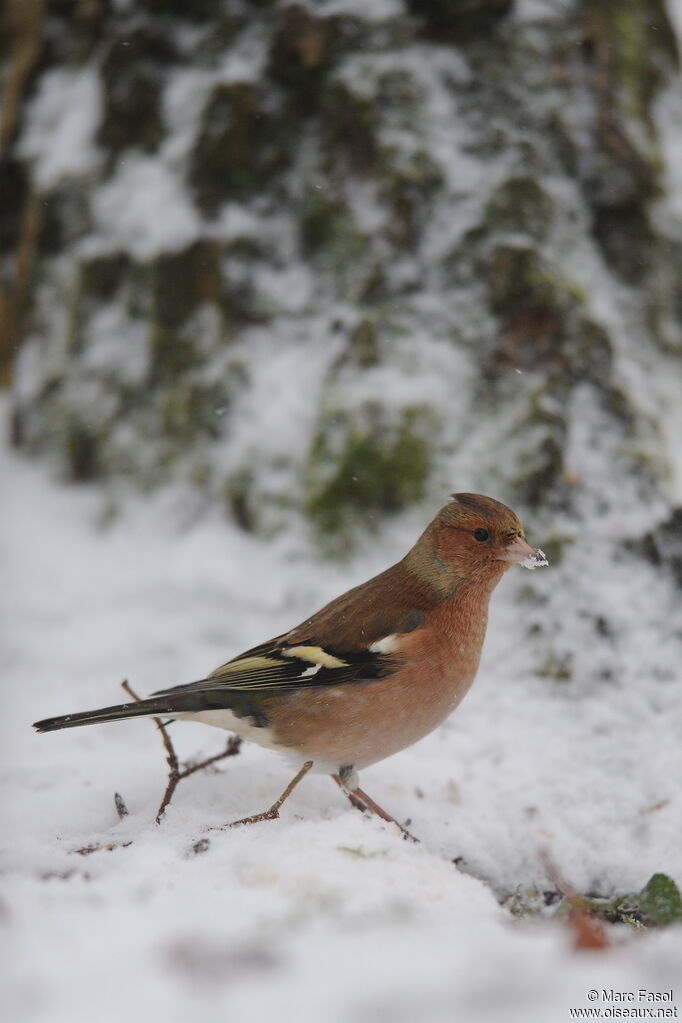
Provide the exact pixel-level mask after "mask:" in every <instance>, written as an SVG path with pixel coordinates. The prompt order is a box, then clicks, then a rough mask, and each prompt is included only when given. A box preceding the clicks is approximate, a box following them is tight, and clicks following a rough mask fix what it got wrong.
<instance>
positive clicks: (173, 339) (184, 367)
mask: <svg viewBox="0 0 682 1023" xmlns="http://www.w3.org/2000/svg"><path fill="white" fill-rule="evenodd" d="M200 362H201V358H200V356H199V353H198V352H197V350H196V346H195V345H194V344H193V343H192V341H191V339H189V338H187V337H184V336H183V334H182V333H181V332H180V331H179V330H176V329H174V328H172V327H166V326H164V325H163V324H161V323H155V324H154V325H153V326H152V329H151V331H150V334H149V372H150V382H151V383H152V384H156V383H159V382H161V381H165V380H178V379H180V377H181V376H182V375H183V373H186V372H187V371H188V370H191V369H195V368H196V367H197V366H198V365H199V364H200Z"/></svg>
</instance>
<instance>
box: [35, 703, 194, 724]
mask: <svg viewBox="0 0 682 1023" xmlns="http://www.w3.org/2000/svg"><path fill="white" fill-rule="evenodd" d="M169 703H172V704H173V706H172V707H171V706H169ZM182 710H183V708H182V707H180V706H178V700H177V698H176V699H175V700H169V699H168V698H167V697H166V698H162V697H158V696H157V697H151V698H150V699H148V700H140V701H139V703H120V704H118V706H116V707H102V708H101V709H100V710H86V711H83V712H82V713H81V714H65V715H64V716H63V717H58V718H45V720H44V721H36V722H35V724H34V725H33V727H34V728H35V730H36V731H37V732H56V731H57V730H58V729H60V728H76V727H77V726H78V725H98V724H102V723H103V722H105V721H124V720H125V719H126V718H138V717H140V718H141V717H174V716H175V715H176V714H177V713H178V711H180V712H181V711H182Z"/></svg>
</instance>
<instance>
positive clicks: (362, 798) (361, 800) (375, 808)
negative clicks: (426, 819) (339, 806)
mask: <svg viewBox="0 0 682 1023" xmlns="http://www.w3.org/2000/svg"><path fill="white" fill-rule="evenodd" d="M332 778H333V779H334V781H335V782H336V784H337V785H338V786H339V788H340V789H341V791H342V792H343V794H344V795H345V796H346V798H347V799H348V801H349V803H350V804H351V805H352V806H354V807H355V809H356V810H360V811H361V812H362V813H369V814H375V816H377V817H380V818H381V819H382V821H386V822H387V823H388V824H395V826H396V828H398V830H399V831H400V833H401V834H402V836H403V838H404V839H406V840H409V841H410V842H417V843H418V842H419V839H418V838H415V836H414V835H413V834H412V833H411V832H410V831H408V830H407V828H406V827H404V825H402V824H401V823H400V821H397V820H396V819H395V817H392V816H391V814H390V813H387V812H386V810H384V809H383V807H381V806H379V804H378V803H376V802H375V801H374V800H373V799H372V797H371V796H368V795H367V793H366V792H364V791H363V790H362V789H361V788H359V787H358V786H357V784H356V787H355V788H353V789H350V788H348V786H347V785H346V784H345V782H344V780H343V777H342V776H340V775H338V774H333V775H332ZM356 779H357V776H356Z"/></svg>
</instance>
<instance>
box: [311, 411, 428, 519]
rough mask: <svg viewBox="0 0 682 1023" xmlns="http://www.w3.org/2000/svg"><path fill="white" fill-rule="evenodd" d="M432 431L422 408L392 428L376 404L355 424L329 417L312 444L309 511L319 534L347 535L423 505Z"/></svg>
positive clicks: (406, 414)
mask: <svg viewBox="0 0 682 1023" xmlns="http://www.w3.org/2000/svg"><path fill="white" fill-rule="evenodd" d="M360 424H362V425H360ZM433 428H434V422H433V416H432V414H431V412H430V411H429V410H428V409H425V408H423V407H413V408H405V409H403V411H402V413H401V414H400V416H399V417H398V419H397V421H395V422H393V423H390V424H389V423H387V422H386V419H385V416H384V414H383V413H382V411H381V409H380V408H379V406H377V405H368V406H366V407H365V408H364V410H363V413H362V414H361V415H354V416H353V418H352V420H350V419H345V418H344V420H343V421H342V422H340V423H339V422H338V420H335V419H334V418H333V417H331V418H329V419H328V421H327V422H326V423H325V424H324V425H323V428H322V430H321V431H320V432H319V433H318V435H317V437H316V438H315V440H314V442H313V446H312V449H311V454H310V460H309V466H308V474H307V501H306V510H307V512H308V514H309V516H310V517H311V519H312V520H313V522H314V524H315V526H316V527H317V529H318V531H319V533H320V534H321V535H322V536H332V537H333V536H338V535H340V534H343V535H346V534H347V533H348V531H349V529H350V528H351V527H352V526H353V525H355V524H356V523H358V522H360V521H362V522H364V523H365V524H367V522H368V521H369V520H370V519H371V518H372V516H373V515H374V514H375V513H380V514H387V513H391V512H396V511H399V510H400V509H402V508H405V507H406V506H407V505H409V504H411V503H413V502H415V501H419V500H420V499H421V498H422V497H423V496H424V493H425V488H426V481H427V478H428V475H429V471H430V468H431V445H430V436H431V435H432V432H433ZM339 434H340V436H339Z"/></svg>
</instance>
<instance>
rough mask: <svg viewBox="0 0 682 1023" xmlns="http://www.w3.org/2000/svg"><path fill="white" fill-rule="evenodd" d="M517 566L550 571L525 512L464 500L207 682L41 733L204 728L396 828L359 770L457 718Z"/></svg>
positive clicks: (48, 725) (458, 498)
mask: <svg viewBox="0 0 682 1023" xmlns="http://www.w3.org/2000/svg"><path fill="white" fill-rule="evenodd" d="M514 563H525V564H527V565H528V566H529V567H533V565H534V564H546V562H545V561H544V555H542V552H541V551H535V550H534V549H533V548H532V547H530V546H529V545H528V544H527V543H526V541H525V539H524V535H523V529H522V528H521V524H520V522H519V520H518V518H517V517H516V515H515V514H514V512H512V511H511V510H510V509H509V508H507V507H506V506H505V505H503V504H500V502H499V501H495V500H493V499H492V498H489V497H483V496H482V495H477V494H455V495H453V500H452V501H450V502H449V503H448V504H447V505H445V507H444V508H442V509H441V510H440V512H438V514H437V515H436V517H435V518H434V519H433V521H432V522H431V523H430V524H429V526H428V527H427V528H426V530H425V531H424V533H423V534H422V536H421V537H420V538H419V540H418V541H417V543H416V544H415V545H414V547H413V548H412V549H411V550H410V551H408V553H407V554H406V555H405V557H404V558H403V559H402V561H400V562H398V564H396V565H393V566H392V567H391V568H389V569H387V570H386V571H385V572H382V573H381V574H380V575H378V576H375V577H374V578H373V579H370V580H369V581H368V582H366V583H363V584H361V585H360V586H356V587H355V588H354V589H352V590H349V591H348V592H347V593H345V594H343V595H342V596H340V597H337V598H336V599H335V600H333V601H331V603H329V604H327V605H326V606H325V607H323V608H322V609H321V610H320V611H318V612H317V614H314V615H313V616H312V617H310V618H308V619H306V620H305V621H304V622H302V623H301V625H299V626H297V627H296V628H294V629H292V630H290V631H289V632H288V633H286V634H284V635H282V636H279V637H277V638H276V639H275V640H271V641H270V642H268V643H264V644H262V645H261V646H259V647H256V648H254V649H253V650H249V651H247V652H246V653H245V654H242V655H241V656H240V657H237V658H234V659H233V660H232V661H229V662H228V663H227V664H224V665H222V666H221V667H220V668H218V669H216V671H214V672H213V673H212V674H211V675H210V676H208V677H207V678H206V679H203V680H201V681H200V682H194V683H191V684H190V685H184V686H177V687H175V688H173V689H168V690H164V691H163V692H160V693H157V694H155V695H154V696H153V697H151V698H150V699H149V700H144V701H142V702H141V703H139V704H124V705H122V706H119V707H108V708H104V709H103V710H101V711H92V712H88V713H86V714H78V715H70V716H69V717H66V718H52V719H48V720H46V721H40V722H38V723H37V725H36V727H37V728H38V730H39V731H51V730H53V729H55V728H64V727H70V726H72V725H78V724H88V723H92V722H96V721H108V720H113V719H116V718H124V717H135V716H139V715H141V714H147V715H156V716H158V715H162V716H167V717H180V718H188V719H194V720H200V721H205V722H206V723H209V724H215V725H218V726H219V727H223V728H227V729H229V730H231V731H234V732H236V733H237V734H239V735H242V736H243V737H244V738H247V739H250V740H253V741H256V742H259V743H260V744H261V745H264V746H267V747H269V748H272V749H276V750H279V751H282V752H286V753H288V754H290V755H293V756H294V757H295V758H297V759H298V761H299V763H302V764H304V767H303V768H302V769H301V772H299V775H297V778H296V781H298V779H299V776H302V775H303V773H305V771H307V770H308V769H310V767H314V768H315V769H317V770H323V771H327V772H329V773H330V774H332V775H333V776H334V778H335V780H336V781H337V782H338V783H339V784H341V785H342V787H344V788H345V789H346V791H347V792H348V793H349V796H350V798H351V801H352V802H354V804H355V805H360V804H362V806H363V807H365V808H367V807H370V808H371V809H373V810H375V811H376V812H380V813H381V815H382V816H386V817H387V815H385V814H384V812H383V811H381V810H380V808H379V807H377V806H376V804H374V803H373V801H372V800H371V799H370V798H369V797H367V796H366V794H365V793H363V792H362V790H361V789H359V788H358V787H357V776H356V772H357V769H358V768H361V767H366V766H367V765H369V764H372V763H375V762H376V761H378V760H382V759H384V758H385V757H388V756H390V755H391V754H393V753H397V752H398V751H399V750H401V749H404V748H405V747H406V746H410V745H411V744H412V743H414V742H417V740H418V739H421V738H422V737H423V736H425V735H427V734H428V733H429V732H431V731H433V729H434V728H436V727H437V726H438V725H439V724H440V723H441V722H442V721H443V720H444V719H445V718H446V717H447V716H448V714H450V713H451V712H452V711H453V710H454V709H455V707H456V706H457V705H458V703H459V702H460V700H461V699H462V698H463V696H464V695H465V694H466V692H467V691H468V689H469V687H470V686H471V684H472V682H473V680H474V678H475V675H476V671H477V668H478V662H479V659H480V655H481V649H482V646H483V640H484V638H485V632H486V625H487V618H488V602H489V599H490V595H491V593H492V591H493V589H494V588H495V586H496V585H497V583H498V582H499V580H500V579H501V578H502V575H503V574H504V572H505V571H506V570H507V569H508V568H509V567H510V566H511V565H512V564H514ZM288 791H289V790H287V794H288ZM274 815H276V812H275V814H274Z"/></svg>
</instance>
